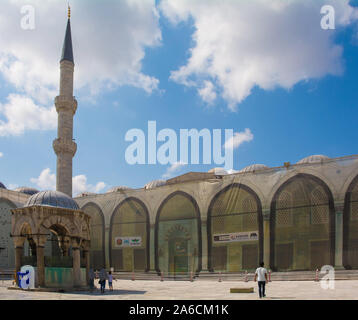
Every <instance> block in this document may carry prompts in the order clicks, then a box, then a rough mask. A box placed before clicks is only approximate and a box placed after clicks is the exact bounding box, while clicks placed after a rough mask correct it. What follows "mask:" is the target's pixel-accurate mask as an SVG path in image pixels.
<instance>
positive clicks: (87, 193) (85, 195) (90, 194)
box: [77, 192, 96, 197]
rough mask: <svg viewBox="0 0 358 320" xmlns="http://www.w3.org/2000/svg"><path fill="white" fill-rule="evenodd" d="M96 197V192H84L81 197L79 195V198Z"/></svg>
mask: <svg viewBox="0 0 358 320" xmlns="http://www.w3.org/2000/svg"><path fill="white" fill-rule="evenodd" d="M94 195H96V193H94V192H82V193H80V194H79V195H77V197H88V196H94Z"/></svg>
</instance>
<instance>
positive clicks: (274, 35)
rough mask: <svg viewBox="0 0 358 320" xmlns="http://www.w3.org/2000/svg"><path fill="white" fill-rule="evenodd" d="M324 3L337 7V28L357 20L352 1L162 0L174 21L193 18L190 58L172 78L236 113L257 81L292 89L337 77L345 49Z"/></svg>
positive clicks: (261, 84) (263, 85) (357, 11)
mask: <svg viewBox="0 0 358 320" xmlns="http://www.w3.org/2000/svg"><path fill="white" fill-rule="evenodd" d="M326 4H331V5H333V6H334V8H335V11H336V28H337V29H339V28H340V27H344V26H347V25H350V24H352V23H354V22H356V21H357V19H358V9H355V8H353V7H352V6H350V4H349V0H307V1H302V0H289V1H282V0H270V1H267V0H250V1H235V0H223V1H207V0H196V1H191V0H162V2H161V4H160V8H161V11H162V12H163V14H164V15H165V16H166V17H167V18H168V19H169V20H170V21H171V22H173V23H174V24H176V23H179V22H181V21H187V20H188V19H189V18H192V20H193V22H194V27H195V32H194V34H193V36H192V38H193V41H194V46H193V47H192V48H191V49H190V57H189V59H188V61H187V63H186V64H185V65H183V66H181V67H180V68H179V69H178V70H176V71H173V72H172V73H171V79H172V80H174V81H176V82H178V83H181V84H183V85H185V86H189V87H195V88H197V89H198V92H199V95H200V96H201V97H202V99H203V100H204V101H208V100H209V101H213V99H214V95H213V94H212V93H213V92H217V93H218V94H220V95H221V96H222V97H223V98H224V99H225V100H226V101H227V103H228V106H229V108H230V109H231V110H233V111H234V110H236V108H237V104H238V103H240V102H242V101H243V100H244V99H245V98H246V97H248V96H249V95H250V94H251V92H252V90H253V88H254V87H260V88H261V89H264V90H272V89H274V88H276V87H282V88H285V89H290V88H292V87H293V86H294V85H295V84H297V83H299V82H301V81H307V80H309V79H318V78H321V77H324V76H326V75H340V74H342V72H343V69H344V68H343V61H342V51H343V48H342V47H341V46H339V45H337V44H335V42H334V40H335V38H334V37H335V35H336V33H335V32H334V31H332V30H328V31H327V30H323V29H321V26H320V22H321V18H322V17H323V15H321V14H320V9H321V7H322V6H323V5H326ZM209 83H211V84H212V85H213V86H214V87H213V88H210V85H209V87H208V84H209ZM202 88H204V89H202ZM205 88H206V89H205Z"/></svg>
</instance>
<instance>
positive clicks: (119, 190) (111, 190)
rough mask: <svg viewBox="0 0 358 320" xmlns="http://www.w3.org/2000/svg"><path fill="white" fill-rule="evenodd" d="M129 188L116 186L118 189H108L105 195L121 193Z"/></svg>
mask: <svg viewBox="0 0 358 320" xmlns="http://www.w3.org/2000/svg"><path fill="white" fill-rule="evenodd" d="M130 189H131V188H129V187H126V186H118V187H113V188H111V189H109V190H108V191H107V192H106V193H111V192H121V191H124V190H130Z"/></svg>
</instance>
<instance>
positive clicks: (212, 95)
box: [198, 80, 216, 105]
mask: <svg viewBox="0 0 358 320" xmlns="http://www.w3.org/2000/svg"><path fill="white" fill-rule="evenodd" d="M214 89H215V87H214V85H213V83H212V82H211V81H207V80H206V81H204V87H203V88H201V89H198V93H199V96H200V97H201V98H202V99H203V100H204V101H205V102H207V103H208V104H209V105H211V104H213V102H214V101H215V99H216V92H215V90H214Z"/></svg>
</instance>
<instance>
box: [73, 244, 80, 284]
mask: <svg viewBox="0 0 358 320" xmlns="http://www.w3.org/2000/svg"><path fill="white" fill-rule="evenodd" d="M72 258H73V286H74V287H80V286H81V251H80V244H79V241H78V239H77V238H74V239H72Z"/></svg>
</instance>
